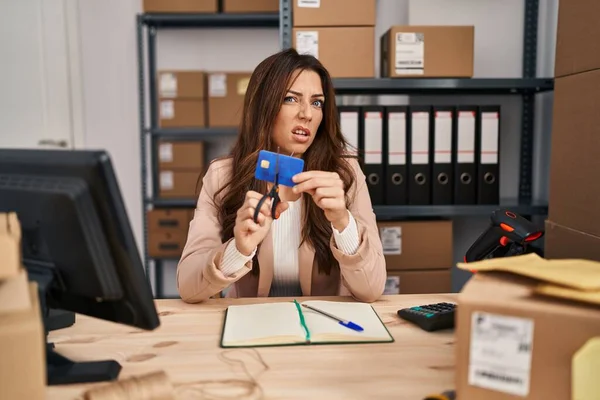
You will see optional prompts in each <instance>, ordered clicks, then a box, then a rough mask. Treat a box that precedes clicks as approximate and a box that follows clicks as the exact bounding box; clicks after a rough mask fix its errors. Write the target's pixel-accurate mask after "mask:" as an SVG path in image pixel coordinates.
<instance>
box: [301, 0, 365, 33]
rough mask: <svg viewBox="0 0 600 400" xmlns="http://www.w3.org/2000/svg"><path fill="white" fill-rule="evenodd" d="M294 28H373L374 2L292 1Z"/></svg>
mask: <svg viewBox="0 0 600 400" xmlns="http://www.w3.org/2000/svg"><path fill="white" fill-rule="evenodd" d="M292 3H293V8H292V19H293V26H294V27H296V26H297V27H303V26H310V27H315V26H325V27H327V26H329V27H331V26H346V27H350V26H375V21H376V19H375V13H376V1H375V0H294V1H293V2H292Z"/></svg>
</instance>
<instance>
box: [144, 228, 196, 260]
mask: <svg viewBox="0 0 600 400" xmlns="http://www.w3.org/2000/svg"><path fill="white" fill-rule="evenodd" d="M187 233H188V232H187V230H177V231H176V230H174V231H164V230H157V229H150V230H148V254H149V255H150V257H158V258H161V257H164V258H179V257H181V253H182V252H183V248H184V247H185V242H186V240H187Z"/></svg>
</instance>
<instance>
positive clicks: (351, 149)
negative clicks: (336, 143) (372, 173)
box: [340, 111, 359, 156]
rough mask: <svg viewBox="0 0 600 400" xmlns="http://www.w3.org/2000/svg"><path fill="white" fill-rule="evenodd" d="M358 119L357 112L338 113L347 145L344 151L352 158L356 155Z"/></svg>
mask: <svg viewBox="0 0 600 400" xmlns="http://www.w3.org/2000/svg"><path fill="white" fill-rule="evenodd" d="M358 117H359V115H358V112H357V111H342V112H340V125H341V129H342V134H343V135H344V137H345V138H346V142H347V144H348V148H347V149H346V151H347V152H348V153H349V154H352V155H354V156H356V155H358Z"/></svg>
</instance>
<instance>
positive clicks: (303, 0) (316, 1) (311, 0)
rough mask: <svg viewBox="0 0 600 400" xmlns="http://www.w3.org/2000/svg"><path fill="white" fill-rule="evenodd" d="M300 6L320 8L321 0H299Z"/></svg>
mask: <svg viewBox="0 0 600 400" xmlns="http://www.w3.org/2000/svg"><path fill="white" fill-rule="evenodd" d="M298 7H306V8H319V7H321V0H298Z"/></svg>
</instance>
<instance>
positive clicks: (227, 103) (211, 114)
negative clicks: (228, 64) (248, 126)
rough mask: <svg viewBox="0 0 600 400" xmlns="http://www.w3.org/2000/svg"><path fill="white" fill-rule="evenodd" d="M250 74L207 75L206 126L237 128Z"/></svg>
mask: <svg viewBox="0 0 600 400" xmlns="http://www.w3.org/2000/svg"><path fill="white" fill-rule="evenodd" d="M251 75H252V73H251V72H211V73H209V74H208V124H209V126H211V127H238V126H239V124H240V122H241V121H242V111H243V108H244V97H245V96H246V89H248V83H249V82H250V76H251Z"/></svg>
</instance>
